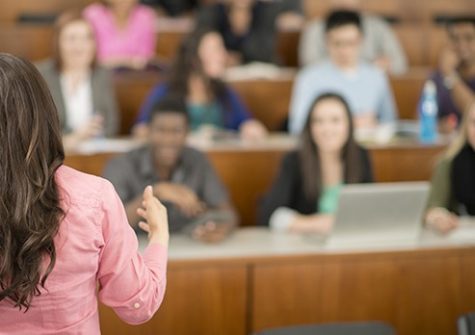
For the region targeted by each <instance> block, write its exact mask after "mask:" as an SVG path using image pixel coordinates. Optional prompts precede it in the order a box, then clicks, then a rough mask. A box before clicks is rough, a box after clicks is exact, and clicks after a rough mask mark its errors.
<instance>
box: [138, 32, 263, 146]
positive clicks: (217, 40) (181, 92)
mask: <svg viewBox="0 0 475 335" xmlns="http://www.w3.org/2000/svg"><path fill="white" fill-rule="evenodd" d="M225 58H226V50H225V49H224V46H223V40H222V39H221V37H220V36H219V34H218V33H217V32H215V31H213V30H208V29H204V30H196V31H195V32H194V33H192V34H191V35H190V36H189V37H188V38H187V39H186V40H185V41H184V42H183V44H182V45H181V47H180V49H179V51H178V55H177V57H176V60H175V64H174V66H173V69H172V70H171V73H170V75H169V78H168V80H167V81H166V82H165V83H162V84H159V85H158V86H157V87H155V88H154V89H153V90H152V92H151V93H150V95H149V96H148V98H147V100H146V101H145V103H144V104H143V106H142V109H141V110H140V114H139V117H138V119H137V125H136V126H135V127H134V129H133V133H134V134H135V135H136V136H138V137H143V136H146V135H145V134H146V132H147V121H148V119H149V115H150V113H151V112H152V108H153V106H154V105H155V104H156V103H157V102H159V101H160V100H161V99H163V97H164V96H165V95H168V94H171V95H176V96H180V97H182V99H183V100H185V101H186V102H187V111H188V115H189V118H190V126H191V129H192V130H197V129H198V128H200V127H201V126H202V125H212V126H215V127H217V128H224V129H228V130H235V131H240V133H241V135H242V137H244V138H253V139H255V138H261V137H264V136H265V135H266V133H267V131H266V129H265V128H264V126H263V125H262V124H261V123H260V122H258V121H256V120H253V119H252V118H251V116H250V114H249V112H248V110H247V109H246V107H245V106H244V105H243V103H242V102H241V100H240V98H239V97H238V96H237V94H236V93H235V92H234V91H233V90H232V89H231V88H230V87H229V86H228V85H226V84H225V83H224V82H223V81H222V79H221V78H222V77H223V75H224V71H225V69H226V67H225Z"/></svg>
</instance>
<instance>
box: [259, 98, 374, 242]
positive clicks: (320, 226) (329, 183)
mask: <svg viewBox="0 0 475 335" xmlns="http://www.w3.org/2000/svg"><path fill="white" fill-rule="evenodd" d="M307 115H308V116H307V120H306V123H305V127H304V129H303V132H302V134H301V142H300V146H299V149H298V150H296V151H294V152H291V153H289V154H287V156H285V157H284V159H283V161H282V166H281V168H280V171H279V173H278V176H277V178H276V180H275V182H274V184H273V186H272V188H271V190H270V192H269V193H268V195H267V197H266V198H265V199H264V202H263V204H262V208H261V213H260V214H261V215H260V223H261V224H269V225H270V226H271V227H272V228H273V229H275V230H285V231H291V232H298V233H319V234H327V233H328V232H329V231H330V229H331V227H332V225H333V220H334V215H333V214H334V212H335V210H336V207H337V203H338V197H339V192H340V189H341V187H342V185H343V184H352V183H366V182H371V181H372V169H371V164H370V161H369V157H368V153H367V152H366V151H365V150H364V149H363V148H361V147H360V146H359V145H358V144H356V142H355V140H354V138H353V121H352V118H351V112H350V109H349V106H348V104H347V103H346V101H345V100H344V99H343V98H342V97H341V96H340V95H338V94H335V93H324V94H322V95H321V96H319V97H318V98H317V99H315V101H314V102H313V103H312V104H311V106H310V107H309V112H308V113H307Z"/></svg>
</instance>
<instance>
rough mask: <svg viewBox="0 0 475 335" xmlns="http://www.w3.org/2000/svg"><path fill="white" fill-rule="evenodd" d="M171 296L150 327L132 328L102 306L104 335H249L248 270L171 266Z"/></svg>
mask: <svg viewBox="0 0 475 335" xmlns="http://www.w3.org/2000/svg"><path fill="white" fill-rule="evenodd" d="M167 277H168V278H167V292H166V295H165V299H164V302H163V304H162V306H161V307H160V310H159V311H158V313H157V314H156V315H155V316H154V317H153V318H152V319H151V320H150V321H149V322H147V323H146V324H143V325H140V326H130V325H127V324H125V323H124V322H122V321H121V320H120V319H119V318H118V317H117V316H116V315H115V313H114V311H113V310H112V309H110V308H108V307H106V306H104V305H101V306H100V319H101V332H102V334H104V335H135V334H141V335H156V334H173V335H190V334H203V335H208V334H209V335H211V334H216V335H218V334H229V335H246V317H247V315H246V307H247V306H246V303H247V297H246V292H247V269H246V266H245V265H235V266H226V265H222V264H221V265H219V266H213V265H211V266H206V265H205V266H196V265H195V266H193V265H191V266H180V265H176V264H173V263H172V264H170V266H169V270H168V276H167Z"/></svg>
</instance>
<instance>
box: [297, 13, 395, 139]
mask: <svg viewBox="0 0 475 335" xmlns="http://www.w3.org/2000/svg"><path fill="white" fill-rule="evenodd" d="M361 29H362V28H361V23H360V17H359V15H358V14H357V13H356V12H352V11H336V12H333V13H331V14H330V15H329V16H328V18H327V20H326V26H325V31H326V33H325V38H326V44H327V48H328V53H329V55H330V59H329V60H328V61H325V62H323V63H321V64H315V65H311V66H308V67H306V68H305V69H303V70H302V71H301V72H300V73H299V74H298V76H297V78H296V81H295V84H294V88H293V93H292V99H291V104H290V115H289V130H290V132H291V133H293V134H298V133H300V132H301V131H302V128H303V126H304V123H305V120H306V119H307V112H308V111H309V106H310V104H311V103H312V101H313V100H314V99H315V97H316V96H318V95H319V94H321V93H322V92H324V91H328V90H332V91H335V92H338V93H340V94H341V95H342V96H343V97H344V98H345V99H346V100H347V101H348V103H349V105H350V107H351V111H352V113H353V118H354V122H355V126H356V127H357V128H371V127H374V126H376V125H377V124H378V123H387V122H392V121H394V120H395V118H396V115H397V113H396V107H395V105H394V99H393V95H392V92H391V88H390V85H389V83H388V79H387V78H386V75H385V74H384V72H383V71H382V70H380V69H379V68H377V67H376V66H375V65H372V64H369V63H365V62H362V61H360V60H359V57H358V55H359V51H360V48H361V45H362V38H363V35H362V30H361Z"/></svg>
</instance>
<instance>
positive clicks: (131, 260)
mask: <svg viewBox="0 0 475 335" xmlns="http://www.w3.org/2000/svg"><path fill="white" fill-rule="evenodd" d="M56 183H57V185H58V189H59V191H60V195H61V206H62V208H63V209H64V210H65V213H66V214H65V218H64V220H63V221H62V222H61V224H60V228H59V232H58V234H57V236H56V237H55V247H56V255H57V258H56V265H55V267H54V269H53V271H52V273H51V274H50V276H49V277H48V279H47V280H46V288H45V289H41V295H40V296H37V297H34V298H33V301H32V305H31V307H30V309H29V310H28V311H27V312H26V313H25V312H24V310H22V311H19V310H18V308H14V307H13V305H12V302H11V301H8V300H2V301H0V334H2V335H3V334H9V335H12V334H25V335H26V334H29V335H30V334H87V335H94V334H100V330H99V317H98V307H97V305H98V304H97V299H99V300H100V301H101V302H102V303H104V304H105V305H108V306H110V307H112V308H113V309H114V311H115V312H116V313H117V315H118V316H119V317H120V318H121V319H122V320H124V321H125V322H127V323H130V324H139V323H143V322H145V321H147V320H148V319H150V318H151V317H152V316H153V314H154V313H155V312H156V310H157V309H158V307H159V306H160V304H161V302H162V300H163V296H164V293H165V283H166V264H167V250H166V248H164V247H163V246H161V245H160V244H151V245H150V246H148V247H147V248H146V250H145V251H144V254H143V257H142V256H140V254H138V253H137V248H138V242H137V237H136V235H135V232H134V231H133V230H132V228H131V227H130V226H129V224H128V222H127V217H126V215H125V210H124V207H123V205H122V203H121V201H120V199H119V197H118V196H117V194H116V192H115V190H114V188H113V186H112V184H111V183H109V182H108V181H106V180H105V179H102V178H99V177H94V176H91V175H87V174H84V173H81V172H78V171H76V170H73V169H71V168H68V167H66V166H62V167H60V168H59V169H58V171H57V172H56Z"/></svg>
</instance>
